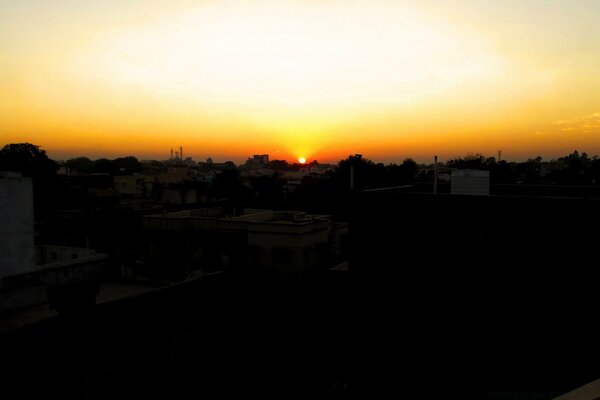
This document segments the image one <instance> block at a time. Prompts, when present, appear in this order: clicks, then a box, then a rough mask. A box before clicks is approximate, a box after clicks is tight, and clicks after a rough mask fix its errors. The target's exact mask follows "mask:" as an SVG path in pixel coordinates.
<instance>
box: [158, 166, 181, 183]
mask: <svg viewBox="0 0 600 400" xmlns="http://www.w3.org/2000/svg"><path fill="white" fill-rule="evenodd" d="M188 175H189V170H188V168H187V167H169V168H168V169H167V172H163V173H160V174H159V175H158V176H157V178H156V179H157V181H158V183H162V184H172V183H182V182H184V181H187V180H189V176H188Z"/></svg>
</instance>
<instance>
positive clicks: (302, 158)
mask: <svg viewBox="0 0 600 400" xmlns="http://www.w3.org/2000/svg"><path fill="white" fill-rule="evenodd" d="M298 162H299V163H300V164H304V163H306V158H304V157H300V158H298Z"/></svg>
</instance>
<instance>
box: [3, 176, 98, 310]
mask: <svg viewBox="0 0 600 400" xmlns="http://www.w3.org/2000/svg"><path fill="white" fill-rule="evenodd" d="M0 217H1V218H0V219H1V220H2V221H3V223H2V224H0V237H1V240H0V311H7V310H11V309H15V308H21V307H27V306H30V305H34V304H40V303H44V302H46V301H50V303H51V304H50V305H51V307H56V308H59V309H60V308H65V307H70V306H74V307H80V306H83V305H87V304H90V303H91V304H93V303H94V302H95V295H96V292H97V283H96V281H95V279H96V278H97V277H98V275H99V273H100V272H101V271H102V269H103V268H104V261H105V259H106V255H103V254H96V253H95V251H94V250H91V249H82V248H75V247H64V246H34V229H33V227H34V220H33V190H32V184H31V179H30V178H23V177H21V176H20V174H15V173H2V175H0ZM69 302H72V303H71V304H67V303H69Z"/></svg>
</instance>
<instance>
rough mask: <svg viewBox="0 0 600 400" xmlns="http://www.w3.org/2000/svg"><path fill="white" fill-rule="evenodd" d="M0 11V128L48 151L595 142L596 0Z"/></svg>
mask: <svg viewBox="0 0 600 400" xmlns="http://www.w3.org/2000/svg"><path fill="white" fill-rule="evenodd" d="M0 3H2V4H1V5H0V26H2V32H3V33H2V38H3V40H2V41H0V54H2V55H3V56H4V57H3V62H2V66H1V70H2V73H1V74H0V109H2V113H0V137H2V139H3V141H4V142H19V141H25V140H26V141H30V142H33V143H36V144H39V145H41V146H43V147H44V148H46V149H47V150H48V152H49V154H51V155H52V156H53V157H58V158H69V157H73V156H78V155H82V154H85V155H87V156H90V157H101V156H102V157H104V156H117V155H120V156H123V155H127V154H135V155H137V156H139V157H141V158H147V159H154V158H156V159H162V158H164V157H167V156H168V152H169V149H170V148H171V147H173V146H177V145H179V144H183V145H184V146H185V148H186V154H187V155H189V156H192V157H195V158H197V159H206V158H208V157H213V158H215V157H216V159H218V160H222V161H224V160H233V161H236V162H243V161H244V160H245V159H246V158H247V157H248V156H249V155H251V154H254V153H261V154H262V153H268V154H271V156H272V157H277V158H280V159H288V160H289V159H295V158H297V156H294V155H295V154H298V153H301V154H310V156H311V159H316V160H319V161H325V162H335V161H337V160H339V159H341V158H343V157H346V156H347V155H348V154H353V153H357V152H359V153H364V154H365V155H367V156H368V157H369V158H373V159H376V160H378V161H398V160H401V159H402V158H403V157H408V156H410V157H414V158H416V159H417V160H429V159H430V158H431V155H432V154H438V155H440V156H441V157H450V156H458V155H461V154H464V153H466V152H481V153H485V154H495V153H496V152H497V151H498V150H500V149H502V150H503V151H504V152H505V154H507V155H509V154H510V155H511V156H513V157H529V156H531V155H532V154H530V152H531V149H532V148H535V149H536V151H537V152H538V153H539V154H540V155H543V156H545V157H551V156H555V155H559V154H562V153H564V152H566V151H572V149H574V148H579V149H584V148H585V149H586V151H587V152H588V153H597V152H600V140H599V139H598V134H600V125H599V124H597V122H596V120H597V117H595V115H596V114H597V113H598V112H599V110H598V104H600V91H598V90H597V89H595V88H597V87H598V85H599V83H600V77H599V75H598V74H597V70H598V68H597V65H598V63H599V62H600V55H599V53H598V51H597V41H595V40H594V38H596V37H598V36H599V35H600V25H599V24H597V21H596V20H595V18H594V16H596V15H598V13H599V12H600V3H599V4H597V3H595V2H581V3H582V4H578V5H577V6H573V5H572V3H573V2H569V1H565V0H558V1H557V2H552V5H546V3H545V2H539V1H536V0H527V1H525V2H523V1H516V0H507V1H506V2H502V4H500V3H498V2H495V1H492V0H487V1H484V0H457V2H456V3H453V4H452V6H450V5H445V4H444V3H443V2H439V1H436V0H423V1H403V2H396V1H379V2H372V1H368V0H357V1H353V2H345V1H342V0H328V1H323V2H310V1H300V0H285V1H283V0H281V1H276V0H264V1H260V2H256V1H250V0H224V1H219V2H205V1H202V2H198V1H191V0H184V1H182V2H176V3H177V5H174V4H172V2H169V1H167V0H145V1H144V2H137V1H136V2H133V1H127V2H123V3H127V4H128V5H127V6H125V5H121V2H116V1H112V0H111V1H108V2H106V0H90V1H88V2H83V3H81V4H80V2H66V3H65V4H70V6H64V7H56V6H53V5H51V4H50V3H47V2H41V1H38V0H20V1H18V2H11V1H8V2H0ZM138 3H140V4H141V3H143V4H144V6H143V12H142V8H141V7H140V5H139V4H138ZM513 3H514V4H513ZM525 3H527V5H521V4H525ZM559 3H560V4H559ZM75 4H77V5H75ZM117 4H118V6H117ZM517 5H518V7H521V8H523V11H524V10H530V11H531V14H530V13H525V12H523V13H520V14H519V13H516V14H515V11H514V10H515V8H514V7H517ZM517 15H519V17H518V18H517ZM530 15H536V16H539V17H536V18H534V19H532V18H530V17H529V16H530ZM73 33H76V34H73ZM573 71H577V73H573Z"/></svg>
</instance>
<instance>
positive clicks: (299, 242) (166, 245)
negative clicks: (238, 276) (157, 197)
mask: <svg viewBox="0 0 600 400" xmlns="http://www.w3.org/2000/svg"><path fill="white" fill-rule="evenodd" d="M144 230H145V233H146V237H147V240H148V244H147V254H146V264H148V265H146V267H147V268H148V271H154V272H155V273H156V274H157V275H158V276H161V275H162V276H165V275H168V276H170V278H171V279H177V278H178V279H185V278H186V277H188V276H193V275H194V274H198V273H202V272H201V271H211V270H213V271H214V270H230V271H236V272H239V273H242V274H254V273H267V274H275V275H289V274H294V275H298V274H304V273H308V272H312V271H315V270H318V269H327V268H330V267H332V266H334V265H336V264H337V263H339V262H340V260H341V259H342V258H343V253H344V252H343V246H342V242H343V238H344V237H345V234H346V233H347V225H346V224H345V223H335V222H333V221H332V220H331V217H330V216H328V215H312V214H307V213H305V212H297V211H271V210H246V211H245V212H244V213H243V214H241V215H236V216H230V215H226V214H225V213H224V212H223V211H222V210H221V209H217V208H206V209H196V210H186V211H179V212H173V213H165V214H156V215H149V216H146V217H144ZM342 261H343V260H342ZM151 264H153V265H151ZM157 268H159V269H162V271H157ZM140 272H142V273H143V271H140Z"/></svg>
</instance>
